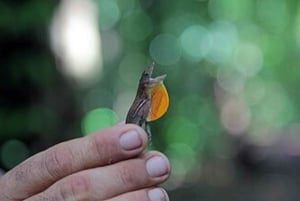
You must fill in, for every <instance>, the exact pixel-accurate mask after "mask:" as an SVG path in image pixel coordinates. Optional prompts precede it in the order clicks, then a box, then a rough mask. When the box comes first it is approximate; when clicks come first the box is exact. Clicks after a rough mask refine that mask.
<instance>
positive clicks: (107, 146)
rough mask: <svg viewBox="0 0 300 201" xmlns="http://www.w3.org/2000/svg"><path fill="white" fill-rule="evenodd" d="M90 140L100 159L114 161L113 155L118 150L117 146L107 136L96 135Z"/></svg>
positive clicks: (108, 161)
mask: <svg viewBox="0 0 300 201" xmlns="http://www.w3.org/2000/svg"><path fill="white" fill-rule="evenodd" d="M90 142H91V144H92V147H93V149H94V150H95V152H96V154H97V155H98V158H99V160H100V161H107V163H112V162H113V157H112V155H113V153H114V152H116V147H115V146H114V145H113V144H112V143H111V142H110V141H109V140H108V139H107V138H106V137H103V136H99V135H94V136H93V137H92V138H90Z"/></svg>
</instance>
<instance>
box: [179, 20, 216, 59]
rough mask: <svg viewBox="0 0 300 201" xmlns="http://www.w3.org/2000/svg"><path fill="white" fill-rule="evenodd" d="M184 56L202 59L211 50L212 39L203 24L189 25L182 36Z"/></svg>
mask: <svg viewBox="0 0 300 201" xmlns="http://www.w3.org/2000/svg"><path fill="white" fill-rule="evenodd" d="M180 42H181V46H182V50H183V52H184V53H185V54H184V56H185V57H186V58H187V59H189V60H192V61H200V60H201V59H202V58H203V57H204V56H205V55H206V54H207V53H208V52H209V50H210V47H211V43H212V39H211V37H210V35H209V32H208V31H207V30H206V28H204V27H202V26H201V25H193V26H190V27H188V28H187V29H186V30H184V32H183V33H182V35H181V36H180Z"/></svg>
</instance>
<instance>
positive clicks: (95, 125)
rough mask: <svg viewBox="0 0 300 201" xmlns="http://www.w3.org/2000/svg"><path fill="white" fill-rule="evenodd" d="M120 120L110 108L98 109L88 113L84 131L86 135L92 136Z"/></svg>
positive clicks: (83, 123)
mask: <svg viewBox="0 0 300 201" xmlns="http://www.w3.org/2000/svg"><path fill="white" fill-rule="evenodd" d="M117 120H118V118H117V115H116V113H115V112H114V111H112V110H111V109H109V108H98V109H94V110H92V111H90V112H88V113H87V114H86V115H85V117H84V119H83V121H82V129H83V133H84V135H88V134H91V133H92V132H95V131H97V130H99V129H101V128H105V127H108V126H111V125H113V124H115V123H116V122H117Z"/></svg>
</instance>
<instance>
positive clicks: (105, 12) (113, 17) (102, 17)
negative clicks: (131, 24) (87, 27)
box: [96, 0, 120, 30]
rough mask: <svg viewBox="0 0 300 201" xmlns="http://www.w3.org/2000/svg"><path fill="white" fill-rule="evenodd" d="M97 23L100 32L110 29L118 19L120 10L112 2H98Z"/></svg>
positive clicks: (105, 0) (103, 0) (111, 0)
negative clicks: (98, 22)
mask: <svg viewBox="0 0 300 201" xmlns="http://www.w3.org/2000/svg"><path fill="white" fill-rule="evenodd" d="M96 2H98V7H99V21H100V28H101V29H102V30H108V29H111V28H112V27H113V26H114V25H115V24H116V23H117V22H118V21H119V19H120V10H119V7H118V4H117V3H116V2H115V1H114V0H98V1H96Z"/></svg>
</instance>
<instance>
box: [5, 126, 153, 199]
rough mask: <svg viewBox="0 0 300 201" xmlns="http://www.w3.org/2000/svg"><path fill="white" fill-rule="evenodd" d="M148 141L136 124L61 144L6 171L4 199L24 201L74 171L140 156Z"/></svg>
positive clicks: (106, 130)
mask: <svg viewBox="0 0 300 201" xmlns="http://www.w3.org/2000/svg"><path fill="white" fill-rule="evenodd" d="M146 144H147V135H146V134H145V132H144V130H143V129H142V128H140V127H138V126H136V125H133V124H126V125H121V124H118V125H115V126H113V127H110V128H106V129H103V130H100V131H98V132H96V133H94V134H92V135H90V136H87V137H83V138H78V139H74V140H70V141H67V142H63V143H60V144H58V145H56V146H54V147H52V148H50V149H48V150H46V151H43V152H41V153H39V154H36V155H34V156H33V157H31V158H29V159H27V160H26V161H24V162H23V163H21V164H20V165H18V166H17V167H16V168H14V169H12V170H11V171H9V172H8V173H7V174H5V175H4V176H3V177H2V178H1V179H0V200H3V201H4V200H7V201H8V200H9V201H10V200H23V199H25V198H27V197H29V196H32V195H33V194H35V193H38V192H41V191H42V190H44V189H46V188H47V187H48V186H50V185H51V184H53V183H54V182H55V181H57V180H59V179H61V178H62V177H65V176H67V175H70V174H72V173H75V172H78V171H80V170H83V169H88V168H92V167H98V166H104V165H107V164H111V163H114V162H117V161H121V160H125V159H128V158H132V157H134V156H137V155H139V154H140V153H141V152H142V151H143V150H144V149H145V147H146Z"/></svg>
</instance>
